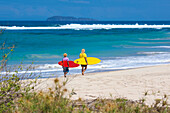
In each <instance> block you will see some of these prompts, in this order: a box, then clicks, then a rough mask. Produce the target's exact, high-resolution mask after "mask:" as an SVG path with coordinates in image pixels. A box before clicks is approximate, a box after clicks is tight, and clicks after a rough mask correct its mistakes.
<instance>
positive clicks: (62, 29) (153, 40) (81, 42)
mask: <svg viewBox="0 0 170 113" xmlns="http://www.w3.org/2000/svg"><path fill="white" fill-rule="evenodd" d="M121 23H122V24H121ZM135 23H136V22H134V23H133V22H131V23H128V22H127V23H125V22H117V23H114V22H110V24H109V22H106V23H104V22H101V23H100V22H98V23H88V24H87V23H85V24H84V23H83V24H82V23H76V24H75V23H74V24H72V25H71V28H70V24H69V23H66V24H65V23H62V24H61V23H46V22H44V23H38V22H13V23H10V22H0V28H3V27H4V26H5V27H6V30H5V31H4V32H3V34H0V43H1V44H2V43H3V42H4V41H5V42H6V44H7V45H8V46H12V45H13V44H14V45H15V46H16V48H15V51H14V53H13V54H12V55H11V56H10V60H9V65H17V64H20V62H21V61H22V62H23V63H24V65H29V64H31V62H32V61H33V62H34V65H35V66H36V67H37V68H36V71H32V72H37V70H40V71H41V72H42V73H44V74H42V77H53V76H51V75H52V74H54V75H58V76H61V75H62V68H61V67H60V66H59V65H58V64H57V62H58V61H60V60H61V59H62V55H63V53H67V54H68V57H69V58H70V60H75V59H77V58H78V56H79V53H80V52H81V49H82V48H85V49H86V53H87V55H88V56H89V57H98V58H100V59H101V60H102V62H101V63H99V64H97V65H91V66H88V70H87V72H96V71H97V72H98V71H107V70H117V69H127V68H135V67H143V66H150V65H157V64H164V63H168V62H169V61H170V28H169V27H168V26H165V27H163V28H160V27H157V28H133V26H130V27H131V28H126V26H127V24H128V25H135V26H137V27H140V25H143V24H147V25H148V26H149V25H154V24H156V25H170V22H169V23H168V22H155V23H154V22H143V23H142V22H141V24H139V22H138V24H135ZM97 24H99V25H98V26H96V25H97ZM113 24H114V25H117V26H118V27H119V26H120V25H123V27H125V28H123V27H122V26H121V28H108V27H107V26H106V25H113ZM83 25H90V26H85V28H84V26H83ZM23 26H24V28H23V29H22V28H19V27H23ZM72 26H73V27H72ZM94 26H95V27H94ZM117 26H116V27H117ZM28 27H29V28H28ZM33 27H36V29H35V28H33ZM37 27H40V28H38V29H37ZM49 27H55V29H54V28H49ZM68 27H69V28H68ZM82 27H83V28H82ZM113 27H114V26H113ZM149 27H152V26H149ZM56 28H57V29H56ZM80 71H81V70H80V67H79V68H74V69H71V70H70V74H76V73H80Z"/></svg>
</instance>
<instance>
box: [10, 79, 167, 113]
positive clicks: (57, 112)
mask: <svg viewBox="0 0 170 113" xmlns="http://www.w3.org/2000/svg"><path fill="white" fill-rule="evenodd" d="M54 82H55V84H56V86H55V90H52V89H51V88H49V91H48V92H46V93H45V92H42V91H40V92H30V93H27V95H24V96H22V97H21V98H19V99H17V100H15V102H14V103H15V106H16V107H15V108H12V109H11V110H10V111H12V112H16V113H22V112H24V113H91V112H92V113H170V108H169V107H168V104H167V103H166V102H165V100H166V99H167V96H166V95H165V96H164V97H163V98H162V99H156V100H155V104H153V105H152V106H150V107H149V106H147V105H145V104H144V101H145V100H144V99H143V100H140V101H131V100H128V99H124V98H117V99H100V98H97V99H93V100H82V99H81V98H79V99H78V100H71V99H70V97H71V94H70V95H69V97H67V98H66V97H65V96H64V95H65V93H67V89H66V88H65V85H66V84H67V81H65V82H63V83H59V79H57V78H56V79H55V80H54Z"/></svg>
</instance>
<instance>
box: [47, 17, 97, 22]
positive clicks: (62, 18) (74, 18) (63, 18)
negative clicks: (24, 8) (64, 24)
mask: <svg viewBox="0 0 170 113" xmlns="http://www.w3.org/2000/svg"><path fill="white" fill-rule="evenodd" d="M47 21H98V20H96V19H92V18H76V17H72V16H52V17H49V18H47Z"/></svg>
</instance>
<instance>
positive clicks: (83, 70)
mask: <svg viewBox="0 0 170 113" xmlns="http://www.w3.org/2000/svg"><path fill="white" fill-rule="evenodd" d="M86 69H87V66H86V67H85V69H84V67H82V75H84V72H85V71H86Z"/></svg>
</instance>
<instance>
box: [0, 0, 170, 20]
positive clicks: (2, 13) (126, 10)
mask: <svg viewBox="0 0 170 113" xmlns="http://www.w3.org/2000/svg"><path fill="white" fill-rule="evenodd" d="M51 16H75V17H87V18H93V19H97V20H103V21H135V20H136V21H139V20H141V21H142V20H148V21H149V20H155V21H159V20H170V0H0V20H35V21H37V20H41V21H43V20H46V19H47V18H48V17H51Z"/></svg>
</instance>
